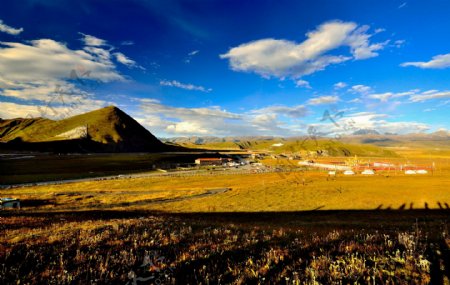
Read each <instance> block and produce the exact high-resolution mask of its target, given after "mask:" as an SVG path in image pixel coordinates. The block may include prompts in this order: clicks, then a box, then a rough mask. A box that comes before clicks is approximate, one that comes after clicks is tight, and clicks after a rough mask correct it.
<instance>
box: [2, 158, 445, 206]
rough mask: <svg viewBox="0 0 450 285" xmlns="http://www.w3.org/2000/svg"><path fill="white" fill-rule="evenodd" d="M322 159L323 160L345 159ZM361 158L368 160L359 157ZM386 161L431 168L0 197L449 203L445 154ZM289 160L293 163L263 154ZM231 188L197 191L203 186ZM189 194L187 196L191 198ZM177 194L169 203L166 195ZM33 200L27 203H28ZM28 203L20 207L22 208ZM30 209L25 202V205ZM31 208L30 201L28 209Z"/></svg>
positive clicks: (51, 202)
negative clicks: (416, 172)
mask: <svg viewBox="0 0 450 285" xmlns="http://www.w3.org/2000/svg"><path fill="white" fill-rule="evenodd" d="M348 159H349V158H323V159H321V160H333V161H336V160H348ZM362 160H363V161H367V160H370V158H364V159H362ZM384 161H390V162H393V163H412V162H414V163H415V164H416V165H425V166H430V165H431V163H432V162H435V165H436V169H435V170H434V171H433V172H430V173H429V174H426V175H413V176H408V175H405V174H403V173H402V172H400V171H397V172H396V171H385V172H382V173H377V174H376V175H375V176H368V177H365V176H362V175H356V176H343V175H338V176H337V177H329V176H328V174H327V172H326V171H317V170H306V171H296V172H287V173H284V172H283V173H282V172H280V173H254V174H235V175H199V176H186V177H169V176H163V177H147V178H132V179H119V180H107V181H91V182H80V183H70V184H63V185H51V186H37V187H26V188H14V189H7V190H2V196H12V197H17V198H19V199H22V200H23V204H24V205H26V204H27V201H33V203H34V205H36V206H40V207H38V209H41V210H66V209H71V210H77V209H78V210H83V209H96V208H99V209H105V208H107V209H139V210H158V211H165V212H256V211H309V210H336V209H340V210H342V209H344V210H374V209H392V210H394V209H403V210H408V209H424V208H430V209H439V208H443V209H446V208H448V205H449V204H450V163H449V161H450V160H449V158H448V157H443V158H437V157H429V156H418V157H417V158H415V159H414V160H412V159H409V158H405V157H399V158H389V159H386V160H384ZM263 162H264V163H265V164H272V165H282V166H291V167H294V166H295V165H296V161H289V160H264V161H263ZM218 188H230V189H231V190H230V191H227V192H225V193H219V194H214V195H207V196H202V197H194V198H192V196H195V195H199V194H204V193H206V192H207V191H208V190H211V189H218ZM190 197H191V199H190ZM172 199H174V201H171V200H172ZM33 203H32V204H33ZM27 208H28V207H24V209H25V210H26V209H27ZM28 209H29V208H28ZM32 209H33V210H36V208H35V207H32Z"/></svg>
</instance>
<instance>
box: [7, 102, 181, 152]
mask: <svg viewBox="0 0 450 285" xmlns="http://www.w3.org/2000/svg"><path fill="white" fill-rule="evenodd" d="M0 147H1V148H2V149H15V150H30V151H53V152H161V151H171V150H176V149H177V147H174V146H170V145H166V144H164V143H162V142H161V141H160V140H158V139H157V138H156V137H155V136H154V135H153V134H151V133H150V132H149V131H148V130H147V129H145V128H144V127H143V126H141V125H140V124H139V123H138V122H136V120H134V119H133V118H132V117H130V116H129V115H127V114H126V113H125V112H123V111H122V110H120V109H119V108H117V107H114V106H109V107H105V108H102V109H99V110H95V111H92V112H88V113H85V114H81V115H78V116H73V117H70V118H66V119H63V120H58V121H56V120H49V119H45V118H31V119H23V118H18V119H11V120H1V119H0ZM178 149H179V148H178Z"/></svg>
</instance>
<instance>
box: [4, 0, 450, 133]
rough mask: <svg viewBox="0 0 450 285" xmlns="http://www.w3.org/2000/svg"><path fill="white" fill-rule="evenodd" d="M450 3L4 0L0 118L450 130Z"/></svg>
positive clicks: (234, 128) (222, 128) (199, 128)
mask: <svg viewBox="0 0 450 285" xmlns="http://www.w3.org/2000/svg"><path fill="white" fill-rule="evenodd" d="M449 12H450V2H449V1H444V0H442V1H408V0H407V1H397V0H390V1H350V0H348V1H337V0H336V1H331V0H330V1H269V0H267V1H231V0H228V1H206V0H203V1H200V0H198V1H171V0H161V1H143V0H142V1H138V0H130V1H48V0H47V1H43V0H42V1H41V0H26V1H2V9H1V10H0V118H14V117H39V116H44V117H49V118H53V119H62V118H65V117H67V116H71V115H75V114H79V113H83V112H86V111H89V110H94V109H97V108H100V107H103V106H107V105H111V104H114V105H116V106H118V107H119V108H121V109H122V110H124V111H125V112H127V113H129V114H130V115H132V116H133V117H134V118H135V119H137V120H138V121H139V122H140V123H142V124H143V125H144V126H145V127H147V128H148V129H149V130H150V131H152V132H153V133H154V134H155V135H157V136H160V137H172V136H192V135H200V136H206V135H213V136H242V135H275V136H296V135H305V134H308V133H309V134H310V133H311V132H317V133H321V134H326V135H329V136H332V135H338V134H348V133H352V132H354V131H356V130H358V129H375V130H377V131H379V132H380V133H386V132H388V133H411V132H433V131H436V130H442V129H445V130H448V129H449V128H450V125H449V120H448V115H447V113H448V110H449V107H450V83H449V82H450V81H449V79H450V37H449V36H448V34H449V32H450V17H448V15H449Z"/></svg>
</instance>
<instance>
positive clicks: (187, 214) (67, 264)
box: [0, 148, 450, 284]
mask: <svg viewBox="0 0 450 285" xmlns="http://www.w3.org/2000/svg"><path fill="white" fill-rule="evenodd" d="M399 150H400V152H399V153H400V155H398V156H396V157H384V158H380V157H363V158H358V159H360V160H362V161H368V160H377V161H378V160H383V161H389V162H393V163H396V164H416V165H423V166H430V165H431V164H432V163H433V162H434V163H435V170H434V171H433V172H430V173H429V174H426V175H413V176H407V175H405V174H403V173H400V172H395V171H390V172H389V171H386V172H379V173H377V175H375V176H367V177H365V176H361V175H356V176H343V175H342V174H341V175H338V176H337V177H335V178H333V177H329V176H328V175H327V172H326V171H318V170H312V169H311V170H306V169H303V170H302V171H300V169H296V168H297V165H296V162H297V161H292V160H287V159H281V160H280V159H279V160H275V159H266V160H264V161H263V163H264V164H267V165H270V166H277V167H280V168H282V169H292V170H293V171H292V172H272V173H251V174H231V172H230V173H228V174H226V173H227V172H226V171H222V172H219V171H215V172H202V173H198V174H195V175H194V174H193V175H185V176H152V177H145V178H123V179H117V180H101V181H89V182H77V183H68V184H61V185H47V186H33V187H22V188H10V189H2V190H0V193H1V195H2V196H6V197H8V196H11V197H17V198H20V199H21V201H22V205H23V208H22V209H21V210H20V211H15V210H12V211H0V230H1V231H2V235H1V236H0V263H1V264H2V265H3V266H0V283H2V284H18V283H19V282H20V283H21V284H42V283H47V284H88V283H96V284H112V283H114V284H118V283H120V284H126V283H127V282H128V284H130V283H132V282H134V281H136V277H138V278H144V277H145V278H153V279H152V280H157V281H155V282H153V283H150V284H156V283H158V282H159V283H163V284H166V283H167V284H186V283H188V282H189V283H190V284H199V283H200V282H201V283H202V284H208V283H210V284H219V283H220V284H224V283H226V284H239V283H240V284H282V283H284V282H285V281H286V280H287V279H286V278H290V280H298V281H299V283H298V284H317V283H314V282H319V283H320V284H339V282H341V284H374V283H375V284H450V282H449V278H450V258H449V247H450V239H449V238H448V237H449V232H448V229H449V224H448V221H449V220H448V218H449V217H450V209H449V204H450V190H449V189H450V163H449V158H450V156H445V155H441V156H439V155H432V153H431V154H430V152H426V151H422V150H412V149H404V148H401V149H399ZM402 151H404V152H402ZM131 157H134V156H131ZM97 159H98V158H97ZM104 159H105V160H106V161H109V162H110V163H111V165H110V167H111V169H113V168H114V164H115V165H116V166H117V165H119V166H120V165H122V166H124V165H126V163H125V161H126V160H127V157H126V156H123V157H120V159H119V158H117V159H118V160H123V162H119V161H115V162H114V163H113V162H112V161H111V160H110V159H111V158H104ZM134 159H136V160H137V161H140V160H139V159H138V158H134ZM349 159H354V158H349V157H333V158H320V159H318V160H319V161H330V160H333V161H336V160H338V161H339V160H340V161H344V160H349ZM66 163H67V161H66ZM142 163H146V162H145V160H143V161H142ZM16 165H17V164H16ZM93 165H95V164H93ZM106 165H109V164H106ZM58 166H59V167H62V168H63V169H66V170H67V171H69V168H64V162H63V161H61V163H60V164H58ZM54 169H55V170H56V169H57V166H55V168H54ZM294 170H295V171H294ZM74 171H76V169H75V168H74ZM4 177H5V176H4ZM213 189H227V191H224V192H218V193H216V194H211V195H205V194H207V193H208V191H211V190H213ZM202 195H203V196H202ZM149 257H150V260H151V261H152V262H154V263H153V264H154V266H144V267H143V266H142V265H143V264H144V263H145V262H148V260H149V259H148V258H149ZM161 257H162V259H161ZM146 260H147V261H146ZM429 262H430V263H429ZM422 263H423V264H425V265H424V266H423V265H422ZM342 264H345V266H344V267H342ZM336 268H341V269H342V271H341V270H336ZM160 269H162V270H160ZM162 272H163V273H164V274H162ZM362 276H364V278H366V279H365V280H366V281H367V280H370V282H369V281H367V283H364V282H363V281H361V279H360V278H362ZM133 277H134V278H135V280H134V281H133ZM296 278H297V279H296ZM358 280H359V281H358ZM358 282H359V283H358Z"/></svg>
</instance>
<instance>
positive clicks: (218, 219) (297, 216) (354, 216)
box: [0, 209, 450, 227]
mask: <svg viewBox="0 0 450 285" xmlns="http://www.w3.org/2000/svg"><path fill="white" fill-rule="evenodd" d="M147 216H158V217H170V218H179V219H182V220H183V219H186V220H187V221H190V222H194V223H195V222H198V223H237V224H244V225H246V224H248V225H266V224H267V225H268V224H270V225H280V226H281V225H292V226H309V225H310V226H319V227H328V226H344V227H353V226H361V227H370V226H373V225H382V226H393V227H397V226H398V227H403V226H405V227H411V225H412V224H414V223H415V222H417V221H418V220H419V221H422V222H424V223H426V224H428V225H430V226H431V225H432V224H434V225H436V224H439V223H442V221H447V220H449V218H450V210H448V209H413V210H392V209H386V210H379V209H377V210H312V211H285V212H283V211H278V212H189V213H169V212H162V211H153V210H152V211H147V210H82V211H38V210H25V211H0V217H5V218H7V217H43V218H48V219H49V220H50V221H55V222H58V221H60V220H61V219H64V220H66V221H83V220H109V219H136V218H143V217H147Z"/></svg>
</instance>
